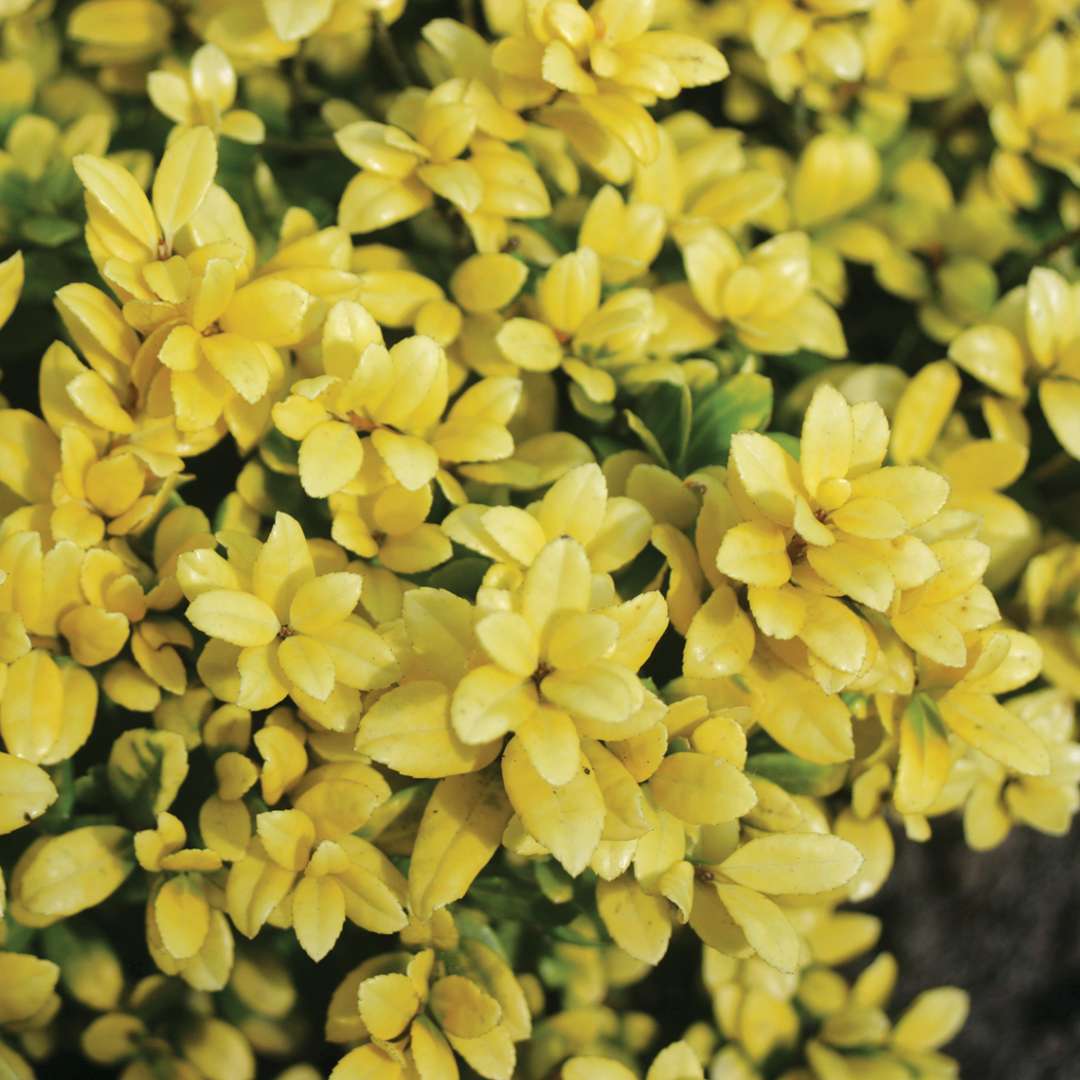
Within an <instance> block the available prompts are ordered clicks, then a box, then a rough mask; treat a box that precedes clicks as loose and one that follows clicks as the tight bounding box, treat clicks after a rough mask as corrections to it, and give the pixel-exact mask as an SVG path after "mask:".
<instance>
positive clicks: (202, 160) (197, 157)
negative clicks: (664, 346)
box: [153, 127, 217, 245]
mask: <svg viewBox="0 0 1080 1080" xmlns="http://www.w3.org/2000/svg"><path fill="white" fill-rule="evenodd" d="M216 172H217V141H216V140H215V139H214V133H213V132H212V131H211V130H210V129H209V128H208V127H195V128H192V129H191V130H190V131H186V132H185V133H184V134H183V135H181V136H180V137H179V138H178V139H176V140H175V141H174V142H173V143H172V144H171V145H170V146H169V148H168V150H166V151H165V154H164V156H163V157H162V159H161V164H160V165H158V169H157V173H156V175H155V176H154V190H153V204H154V213H155V214H157V219H158V221H159V222H160V223H161V228H162V231H163V232H164V233H165V242H166V243H167V244H170V245H171V244H172V238H173V237H174V236H175V235H176V234H177V233H178V232H179V231H180V230H181V229H182V228H183V227H184V226H185V225H186V224H187V223H188V222H189V221H190V220H191V218H192V217H194V216H195V211H196V210H198V209H199V205H200V204H201V203H202V201H203V199H204V198H205V197H206V192H207V191H208V190H209V188H210V185H211V184H212V183H213V182H214V175H215V173H216Z"/></svg>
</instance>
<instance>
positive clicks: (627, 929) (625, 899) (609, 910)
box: [596, 874, 671, 964]
mask: <svg viewBox="0 0 1080 1080" xmlns="http://www.w3.org/2000/svg"><path fill="white" fill-rule="evenodd" d="M596 907H597V910H598V911H599V912H600V918H601V919H603V921H604V926H605V927H606V929H607V932H608V933H609V934H610V935H611V936H612V938H613V939H614V941H615V944H616V945H618V946H619V948H620V949H622V950H623V951H624V952H627V953H629V954H630V955H631V956H632V957H634V958H635V959H636V960H640V961H642V962H643V963H645V964H658V963H660V961H661V960H662V959H663V957H664V953H666V952H667V946H668V941H669V940H670V938H671V917H670V915H669V911H670V910H671V908H670V906H669V905H668V902H667V901H666V900H665V899H663V897H659V896H653V895H651V894H650V893H647V892H645V891H644V890H643V889H642V888H641V886H640V885H639V884H638V883H637V882H636V881H635V880H634V879H633V877H632V876H630V875H629V874H623V875H622V876H621V877H618V878H616V879H615V880H614V881H598V882H597V884H596Z"/></svg>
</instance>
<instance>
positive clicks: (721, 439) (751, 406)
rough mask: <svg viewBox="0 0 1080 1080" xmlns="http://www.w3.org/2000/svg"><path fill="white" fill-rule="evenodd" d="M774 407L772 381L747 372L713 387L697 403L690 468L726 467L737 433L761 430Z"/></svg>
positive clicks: (687, 457)
mask: <svg viewBox="0 0 1080 1080" xmlns="http://www.w3.org/2000/svg"><path fill="white" fill-rule="evenodd" d="M772 408H773V389H772V382H771V381H770V380H769V379H767V378H766V377H765V376H764V375H758V374H756V373H755V372H750V371H744V372H740V373H739V374H738V375H733V376H732V377H731V378H730V379H727V380H726V381H725V382H722V383H719V384H717V385H716V386H712V387H710V388H709V389H708V390H706V391H705V393H704V394H702V395H701V396H700V397H698V398H697V399H696V400H695V401H694V420H693V426H692V428H691V431H690V442H689V445H688V447H687V452H686V469H687V471H688V472H693V471H694V470H695V469H701V468H703V467H704V466H706V465H723V464H725V463H726V462H727V456H728V451H729V450H730V449H731V437H732V435H734V434H735V433H736V432H737V431H761V430H762V429H763V428H764V427H765V425H766V424H767V423H768V422H769V418H770V417H771V416H772Z"/></svg>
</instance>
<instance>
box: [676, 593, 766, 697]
mask: <svg viewBox="0 0 1080 1080" xmlns="http://www.w3.org/2000/svg"><path fill="white" fill-rule="evenodd" d="M753 653H754V624H753V623H752V622H751V621H750V619H749V617H748V616H747V615H746V613H745V612H744V611H742V609H741V608H740V607H739V604H738V601H737V600H736V599H735V593H734V592H733V591H732V589H731V588H730V587H729V586H727V585H721V586H719V587H718V588H717V589H716V590H715V591H714V592H713V594H712V596H710V597H709V599H708V600H706V601H705V603H704V604H703V605H702V606H701V607H700V608H699V609H698V611H697V613H696V614H695V615H694V617H693V618H692V619H691V620H690V626H689V627H688V628H687V631H686V645H685V648H684V650H683V673H684V674H685V675H686V676H688V677H689V678H692V679H719V678H723V677H724V676H725V675H737V674H738V673H739V672H740V671H742V670H743V668H745V667H746V665H747V664H748V663H749V662H750V657H751V656H752V655H753Z"/></svg>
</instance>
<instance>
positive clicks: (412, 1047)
mask: <svg viewBox="0 0 1080 1080" xmlns="http://www.w3.org/2000/svg"><path fill="white" fill-rule="evenodd" d="M409 1053H410V1054H412V1059H413V1062H414V1063H415V1064H416V1071H417V1072H418V1073H419V1074H420V1080H458V1077H459V1076H460V1072H459V1070H458V1065H457V1059H456V1058H455V1057H454V1052H453V1050H451V1049H450V1044H449V1043H448V1042H447V1041H446V1038H445V1037H444V1036H443V1033H442V1032H441V1031H440V1030H439V1029H438V1028H437V1027H436V1026H435V1025H434V1024H433V1023H432V1022H431V1021H430V1020H429V1019H428V1018H427V1017H426V1016H418V1017H417V1018H416V1019H415V1020H414V1021H413V1022H412V1027H410V1028H409Z"/></svg>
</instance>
